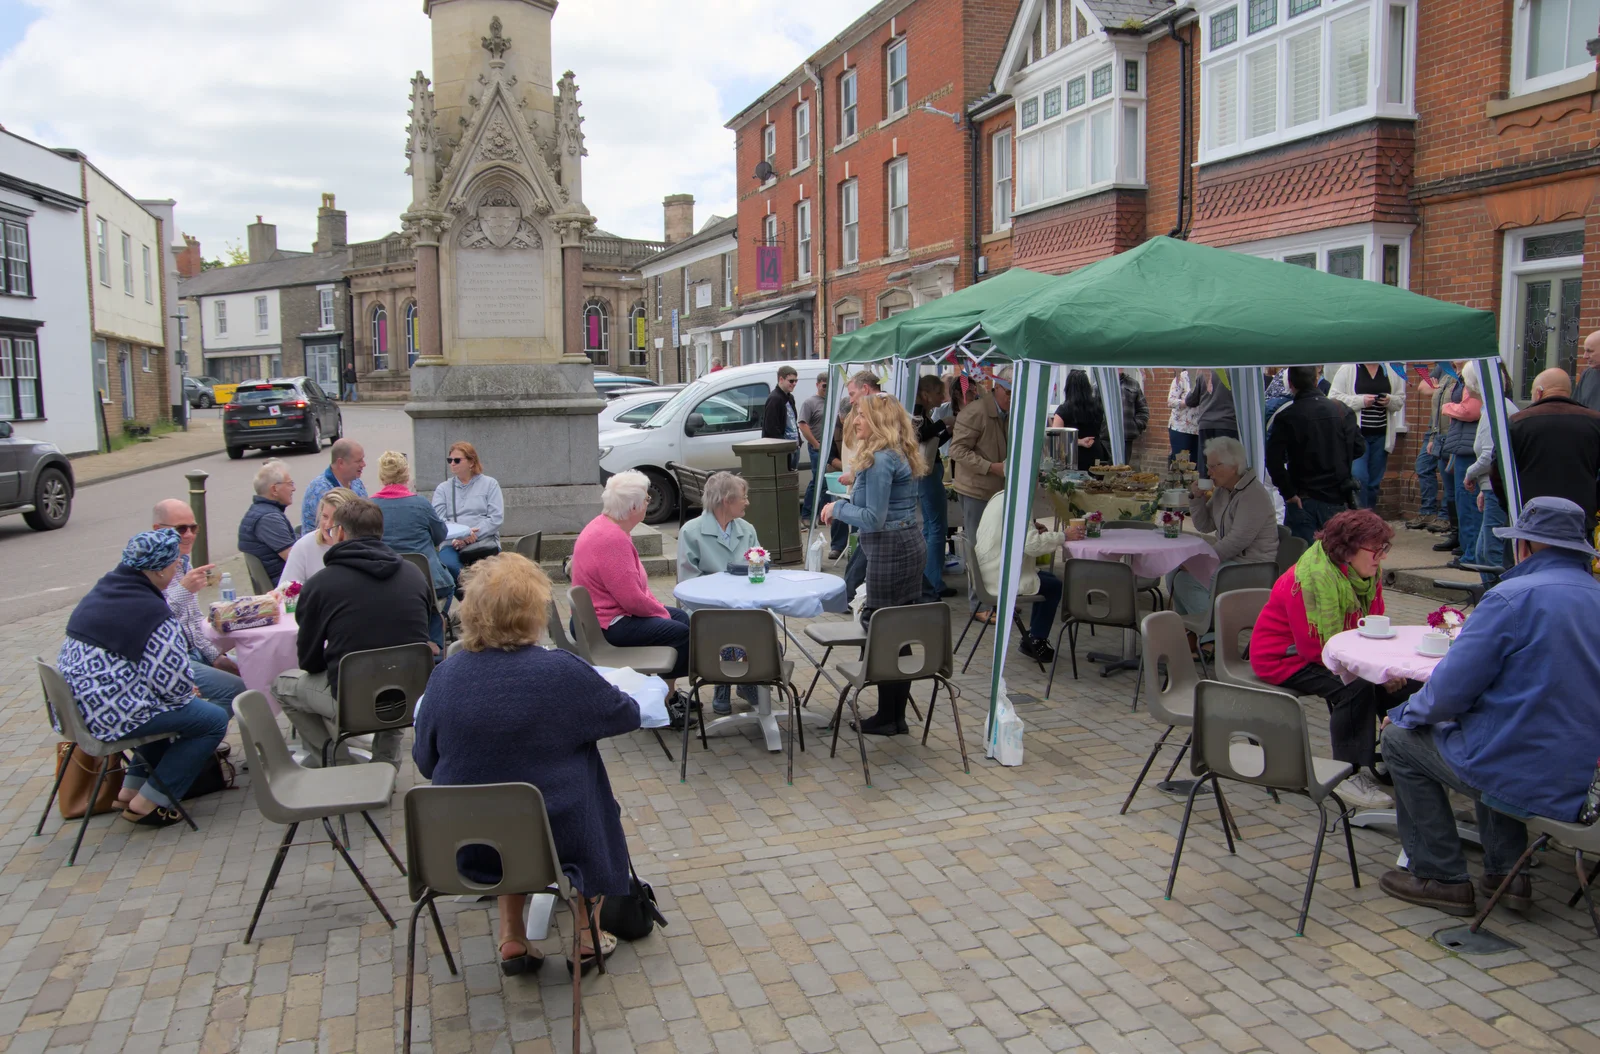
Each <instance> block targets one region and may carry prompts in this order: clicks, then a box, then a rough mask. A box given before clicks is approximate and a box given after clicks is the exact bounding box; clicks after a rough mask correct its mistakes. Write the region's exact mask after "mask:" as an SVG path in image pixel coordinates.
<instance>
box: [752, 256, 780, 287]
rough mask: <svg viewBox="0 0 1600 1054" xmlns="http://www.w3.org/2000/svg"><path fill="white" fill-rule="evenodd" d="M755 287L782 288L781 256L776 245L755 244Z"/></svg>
mask: <svg viewBox="0 0 1600 1054" xmlns="http://www.w3.org/2000/svg"><path fill="white" fill-rule="evenodd" d="M756 288H757V289H781V288H783V256H782V255H781V254H780V251H779V249H778V247H777V246H776V245H758V246H756Z"/></svg>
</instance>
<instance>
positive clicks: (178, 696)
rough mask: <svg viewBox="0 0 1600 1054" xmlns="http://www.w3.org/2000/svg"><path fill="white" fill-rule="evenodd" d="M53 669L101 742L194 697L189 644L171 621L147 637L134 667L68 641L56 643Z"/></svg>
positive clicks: (130, 731) (118, 736) (128, 732)
mask: <svg viewBox="0 0 1600 1054" xmlns="http://www.w3.org/2000/svg"><path fill="white" fill-rule="evenodd" d="M56 665H57V667H58V668H59V669H60V670H61V676H62V677H64V678H65V679H66V682H67V687H69V688H71V689H72V696H73V698H74V699H76V700H77V701H78V709H79V710H80V711H81V712H82V714H83V722H84V724H85V725H87V726H88V728H89V734H90V735H92V736H94V738H96V739H98V740H100V741H101V742H102V743H111V742H114V741H116V740H118V739H125V738H127V737H128V736H130V735H132V734H133V732H134V730H135V729H137V728H138V727H139V726H140V725H142V724H144V723H145V722H146V721H148V720H150V719H151V718H152V717H155V716H156V715H157V714H163V713H165V712H167V711H168V710H176V709H178V708H179V707H181V706H186V705H188V704H189V703H190V702H192V701H193V700H194V698H195V694H194V681H193V679H191V678H190V676H189V644H188V641H187V639H185V637H184V635H183V629H182V628H181V627H180V626H179V625H178V622H177V620H176V619H168V620H167V621H165V622H163V623H162V624H161V625H160V626H159V627H158V628H157V629H156V631H155V632H154V633H152V634H151V635H150V643H149V644H148V645H146V646H145V650H144V655H143V656H142V657H141V658H140V660H139V664H138V665H137V666H135V665H134V664H133V663H131V662H129V661H128V660H127V659H124V658H123V657H122V656H120V655H114V654H112V653H111V652H108V651H105V650H103V649H101V648H96V647H95V646H94V645H92V644H85V643H83V642H82V641H79V640H73V639H72V638H71V637H68V638H67V640H66V642H65V643H64V644H62V645H61V655H60V656H59V657H58V659H57V660H56ZM58 731H59V730H58Z"/></svg>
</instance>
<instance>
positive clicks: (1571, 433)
mask: <svg viewBox="0 0 1600 1054" xmlns="http://www.w3.org/2000/svg"><path fill="white" fill-rule="evenodd" d="M1533 399H1534V402H1533V405H1532V406H1530V407H1528V408H1527V409H1526V410H1523V411H1522V412H1521V413H1518V414H1513V415H1512V416H1511V421H1510V423H1509V425H1508V426H1507V428H1508V430H1509V431H1510V435H1511V457H1512V460H1514V461H1515V462H1516V465H1517V490H1518V492H1519V493H1520V494H1521V496H1522V500H1523V502H1524V503H1526V502H1529V501H1532V500H1533V499H1534V498H1538V497H1543V496H1547V495H1548V496H1553V497H1557V498H1566V499H1567V500H1568V501H1570V502H1572V503H1573V504H1575V505H1577V506H1578V507H1579V508H1580V509H1582V510H1583V515H1584V517H1585V520H1584V522H1585V523H1588V524H1591V525H1592V524H1593V523H1594V514H1595V509H1596V507H1597V505H1600V500H1597V499H1600V495H1597V493H1596V482H1595V481H1596V478H1597V477H1600V413H1596V412H1595V411H1593V410H1591V409H1589V408H1588V407H1586V406H1583V405H1580V404H1579V403H1577V402H1575V401H1574V400H1573V399H1572V381H1571V380H1570V379H1569V378H1568V377H1567V374H1566V371H1565V370H1560V369H1549V370H1545V371H1544V372H1543V373H1541V374H1539V376H1537V377H1535V378H1534V379H1533ZM1502 486H1503V485H1502V482H1501V480H1500V479H1499V478H1498V473H1497V475H1496V477H1495V493H1496V494H1504V493H1505V490H1504V489H1502Z"/></svg>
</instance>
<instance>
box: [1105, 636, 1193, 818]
mask: <svg viewBox="0 0 1600 1054" xmlns="http://www.w3.org/2000/svg"><path fill="white" fill-rule="evenodd" d="M1140 635H1141V636H1142V638H1143V640H1144V655H1143V657H1142V660H1141V661H1142V662H1143V663H1144V702H1145V706H1146V707H1148V708H1149V710H1150V716H1151V717H1153V718H1155V719H1156V721H1157V722H1158V723H1159V724H1163V725H1166V726H1167V727H1166V730H1165V731H1164V732H1162V733H1161V738H1160V739H1157V740H1156V745H1155V746H1153V747H1151V748H1150V756H1149V757H1147V758H1145V760H1144V768H1142V769H1140V770H1139V778H1138V779H1136V780H1134V781H1133V787H1132V789H1130V790H1129V791H1128V797H1127V798H1126V799H1124V800H1123V802H1122V808H1121V809H1119V810H1117V812H1118V813H1119V814H1122V813H1126V812H1127V811H1128V806H1129V805H1131V804H1133V796H1134V795H1135V794H1138V793H1139V787H1140V786H1141V785H1142V784H1143V783H1144V778H1145V776H1147V775H1149V773H1150V766H1151V765H1153V764H1155V760H1156V755H1157V754H1158V753H1160V751H1161V748H1162V747H1163V746H1165V745H1166V742H1167V737H1168V736H1170V735H1172V730H1173V729H1175V728H1191V729H1192V728H1193V727H1194V690H1195V686H1197V685H1198V684H1199V683H1200V674H1199V671H1197V670H1196V669H1195V666H1194V660H1193V659H1191V658H1190V657H1189V638H1188V637H1187V636H1185V632H1184V628H1183V617H1182V616H1181V615H1179V614H1178V613H1177V612H1176V611H1153V612H1151V613H1150V614H1148V615H1146V616H1145V617H1144V623H1143V628H1142V630H1141V631H1140ZM1192 739H1193V735H1192V734H1191V735H1190V736H1188V737H1186V738H1185V739H1184V741H1183V746H1182V747H1181V748H1180V749H1179V750H1178V753H1177V756H1175V757H1174V758H1173V759H1172V767H1171V768H1169V769H1168V770H1167V776H1166V778H1167V779H1168V780H1170V779H1172V775H1173V773H1175V772H1177V771H1178V763H1179V762H1180V761H1182V760H1183V755H1184V752H1185V751H1186V750H1188V748H1189V744H1190V741H1191V740H1192Z"/></svg>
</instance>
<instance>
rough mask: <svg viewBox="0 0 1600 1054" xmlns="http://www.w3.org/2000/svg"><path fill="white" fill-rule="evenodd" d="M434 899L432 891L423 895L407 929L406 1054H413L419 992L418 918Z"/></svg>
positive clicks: (404, 1019) (413, 910)
mask: <svg viewBox="0 0 1600 1054" xmlns="http://www.w3.org/2000/svg"><path fill="white" fill-rule="evenodd" d="M432 897H433V891H432V890H429V891H428V892H426V893H424V894H423V895H422V898H421V899H420V900H418V901H417V904H416V906H415V907H413V908H412V909H411V924H410V925H409V926H407V927H406V1009H405V1016H404V1017H403V1018H402V1021H403V1022H404V1023H403V1025H402V1026H401V1027H403V1028H404V1029H405V1039H404V1040H403V1041H402V1046H401V1048H400V1049H401V1050H402V1051H404V1052H405V1054H411V1009H412V1007H413V1006H414V1005H415V1003H416V992H417V917H418V916H419V915H421V914H422V905H423V904H425V903H428V902H429V901H430V900H431V898H432Z"/></svg>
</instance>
